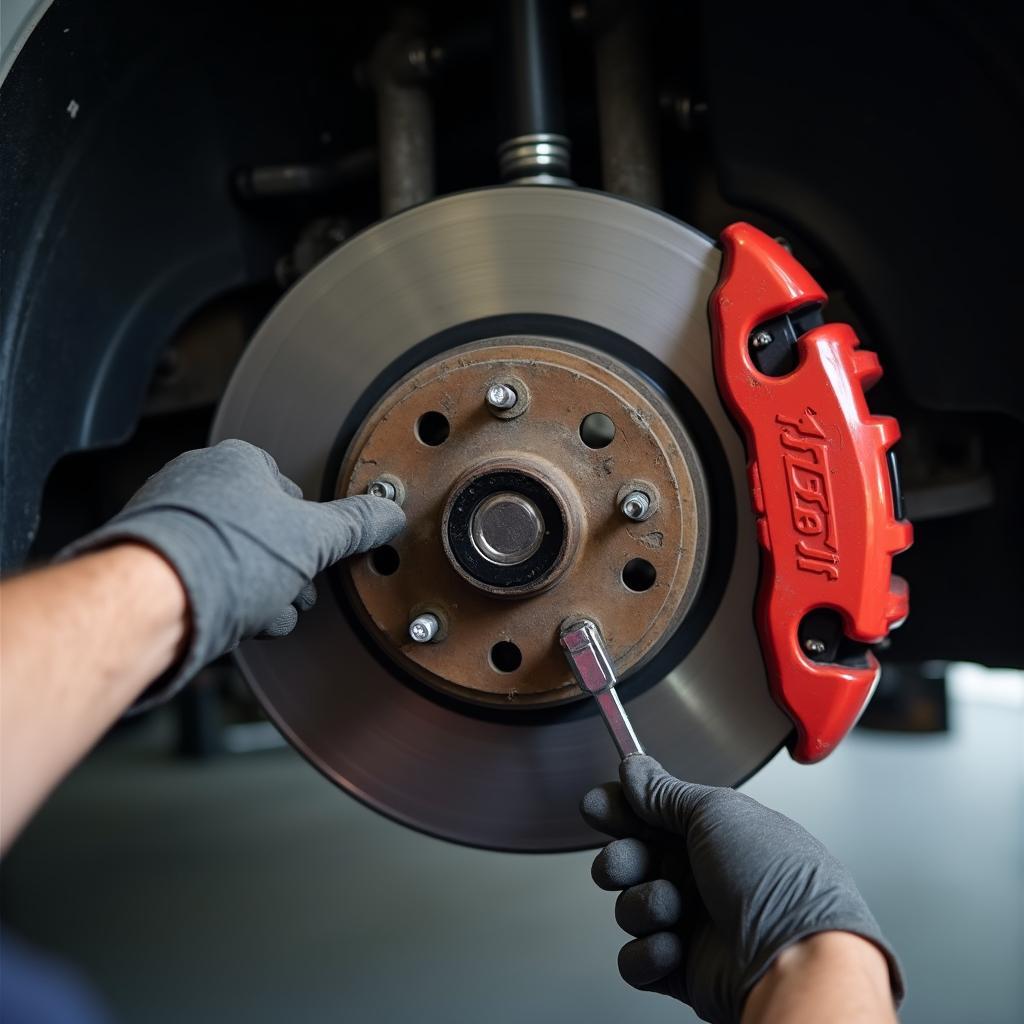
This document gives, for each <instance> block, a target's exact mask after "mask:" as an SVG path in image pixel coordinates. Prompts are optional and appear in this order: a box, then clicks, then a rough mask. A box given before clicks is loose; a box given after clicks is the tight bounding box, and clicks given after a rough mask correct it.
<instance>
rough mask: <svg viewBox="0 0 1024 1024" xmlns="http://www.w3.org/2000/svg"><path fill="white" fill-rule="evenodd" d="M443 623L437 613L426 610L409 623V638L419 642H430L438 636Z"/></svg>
mask: <svg viewBox="0 0 1024 1024" xmlns="http://www.w3.org/2000/svg"><path fill="white" fill-rule="evenodd" d="M440 628H441V623H440V622H439V621H438V618H437V616H436V615H431V614H430V612H424V613H423V614H422V615H417V616H416V618H415V619H413V620H412V622H410V623H409V638H410V639H411V640H415V641H416V643H418V644H429V643H430V641H431V640H433V639H434V637H436V636H437V634H438V631H439V630H440Z"/></svg>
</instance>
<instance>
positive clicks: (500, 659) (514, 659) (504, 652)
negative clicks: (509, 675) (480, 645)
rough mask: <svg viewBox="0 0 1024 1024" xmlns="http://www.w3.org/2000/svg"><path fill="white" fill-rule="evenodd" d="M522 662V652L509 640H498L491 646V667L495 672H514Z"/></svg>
mask: <svg viewBox="0 0 1024 1024" xmlns="http://www.w3.org/2000/svg"><path fill="white" fill-rule="evenodd" d="M522 663H523V652H522V651H521V650H519V648H518V647H517V646H516V645H515V644H514V643H512V641H511V640H499V641H498V642H497V643H496V644H495V645H494V646H493V647H492V648H491V667H492V668H493V669H494V670H495V671H496V672H515V670H516V669H517V668H519V666H520V665H522Z"/></svg>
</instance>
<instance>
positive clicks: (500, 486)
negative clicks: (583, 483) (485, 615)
mask: <svg viewBox="0 0 1024 1024" xmlns="http://www.w3.org/2000/svg"><path fill="white" fill-rule="evenodd" d="M559 476H560V474H559V473H558V472H557V470H555V468H554V467H553V466H550V465H545V463H544V462H543V461H541V460H540V459H530V458H528V457H523V456H514V457H510V458H508V459H501V460H497V461H491V462H488V463H485V464H484V465H483V466H475V467H472V468H471V469H470V470H469V471H468V472H467V473H466V474H465V475H464V476H463V477H461V478H460V479H459V480H457V481H456V483H455V486H454V487H453V488H452V491H451V494H450V496H449V498H448V501H447V503H446V505H445V508H444V512H443V514H442V517H441V543H442V545H443V546H444V551H445V554H446V555H447V556H448V558H449V561H450V562H451V564H452V567H453V568H454V569H455V571H456V572H457V573H459V575H461V576H462V577H463V579H465V580H466V581H467V582H468V583H471V584H473V585H474V586H476V587H478V588H479V589H481V590H483V591H485V592H486V593H488V594H491V595H492V596H494V597H526V596H527V595H529V594H536V593H539V592H540V591H542V590H546V589H547V588H549V587H551V586H553V585H554V584H555V583H556V582H557V581H558V579H559V578H560V576H561V575H562V573H564V572H565V570H566V569H567V568H568V567H569V564H570V563H571V561H572V559H573V556H574V555H575V553H576V549H577V547H578V543H579V533H580V526H579V524H580V518H581V514H582V513H581V502H580V499H579V496H578V495H577V494H576V492H575V488H574V487H573V486H572V485H571V484H570V483H569V481H567V480H559V479H558V477H559Z"/></svg>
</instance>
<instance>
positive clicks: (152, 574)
mask: <svg viewBox="0 0 1024 1024" xmlns="http://www.w3.org/2000/svg"><path fill="white" fill-rule="evenodd" d="M187 632H188V607H187V603H186V599H185V592H184V590H183V588H182V586H181V583H180V581H179V579H178V576H177V574H176V573H175V572H174V570H173V569H172V568H171V567H170V565H168V563H167V562H166V561H164V559H163V558H162V557H161V556H160V555H158V554H156V552H154V551H152V550H151V549H150V548H147V547H144V546H143V545H140V544H119V545H117V546H115V547H111V548H107V549H105V550H102V551H99V552H96V553H93V554H87V555H84V556H82V557H80V558H76V559H74V560H72V561H70V562H66V563H64V564H61V565H56V566H52V567H50V568H46V569H41V570H39V571H36V572H30V573H26V574H25V575H24V576H20V577H17V578H15V579H12V580H9V581H7V582H5V583H3V584H2V585H0V847H2V849H4V850H6V849H7V847H8V846H9V845H10V844H11V842H12V841H13V839H14V838H15V836H16V835H17V834H18V832H19V831H20V830H21V828H22V826H23V825H24V824H25V822H26V821H27V820H28V818H29V817H30V816H31V814H32V813H33V812H34V811H35V810H36V808H37V807H38V806H39V805H40V803H42V801H43V799H44V798H45V797H46V796H47V794H48V793H49V792H50V790H51V789H52V788H53V787H54V786H55V785H56V784H57V783H58V782H59V781H60V779H61V778H62V777H63V776H64V775H65V773H66V772H67V771H68V770H69V769H70V768H71V767H72V766H73V765H74V764H75V763H76V762H77V761H78V760H79V759H80V758H81V757H82V756H83V755H84V754H85V753H86V752H87V751H88V750H89V748H90V747H91V746H92V745H93V744H94V743H95V742H96V741H97V740H98V739H99V738H100V737H101V736H102V735H103V733H104V732H105V731H106V730H107V729H108V728H109V727H110V725H111V724H112V723H113V722H115V721H116V720H117V719H118V718H119V717H120V716H121V715H122V714H123V713H124V712H125V710H126V709H127V708H129V707H130V706H131V704H132V702H133V701H134V700H135V699H136V698H137V697H138V696H139V694H140V693H142V691H143V690H144V689H145V688H146V686H147V684H148V683H150V682H151V681H152V680H154V679H156V678H157V677H159V676H160V674H161V673H162V672H164V671H165V670H166V669H168V668H169V667H170V666H171V665H172V664H173V663H174V661H175V660H176V659H177V658H178V656H179V653H180V651H181V648H182V645H183V643H184V642H185V639H186V634H187Z"/></svg>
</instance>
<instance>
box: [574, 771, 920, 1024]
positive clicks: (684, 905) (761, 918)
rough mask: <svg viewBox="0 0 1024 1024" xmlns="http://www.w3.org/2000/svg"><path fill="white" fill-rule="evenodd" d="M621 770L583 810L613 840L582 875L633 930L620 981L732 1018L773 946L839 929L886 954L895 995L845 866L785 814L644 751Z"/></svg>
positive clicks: (894, 974)
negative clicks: (605, 892) (689, 778)
mask: <svg viewBox="0 0 1024 1024" xmlns="http://www.w3.org/2000/svg"><path fill="white" fill-rule="evenodd" d="M619 776H620V778H621V780H622V781H621V785H620V784H618V783H608V784H607V785H604V786H599V787H598V788H596V789H592V790H591V791H590V792H589V793H587V795H586V796H585V797H584V798H583V801H582V804H581V811H582V813H583V817H584V819H585V820H586V821H587V823H588V824H590V825H591V826H592V827H593V828H595V829H597V830H598V831H599V832H604V833H605V834H606V835H610V836H614V837H616V838H615V841H614V842H612V843H609V844H608V845H607V846H606V847H605V848H604V849H603V850H602V851H601V852H600V853H599V854H598V855H597V858H596V859H595V861H594V866H593V872H592V873H593V877H594V881H595V882H596V883H597V884H598V885H599V886H600V887H601V888H602V889H610V890H616V889H621V890H623V892H622V893H621V895H620V896H619V897H618V899H617V901H616V903H615V920H616V921H617V922H618V924H619V926H620V927H621V928H622V929H623V930H624V931H626V932H628V933H629V934H630V935H635V936H637V938H636V939H634V940H633V941H632V942H628V943H626V945H625V946H623V947H622V949H621V950H620V952H619V973H620V974H621V975H622V977H623V979H624V980H625V981H627V982H629V984H631V985H633V986H635V987H636V988H641V989H644V990H647V991H652V992H659V993H662V994H664V995H670V996H674V997H675V998H676V999H679V1000H682V1002H684V1003H688V1004H689V1005H690V1006H692V1007H693V1008H694V1010H695V1011H696V1012H697V1013H698V1014H699V1015H700V1016H701V1017H702V1018H703V1019H704V1020H707V1021H712V1022H715V1024H725V1022H728V1024H733V1022H738V1021H739V1020H740V1015H741V1013H742V1012H743V1005H744V1001H745V999H746V996H747V994H748V993H749V992H750V989H751V988H752V987H753V986H754V984H755V983H756V982H757V981H758V980H759V979H760V978H761V977H762V975H764V973H765V972H766V971H767V970H768V968H769V967H770V966H771V963H772V961H773V960H774V959H775V957H776V956H777V955H778V954H779V953H780V952H782V950H784V949H785V948H786V947H787V946H790V945H792V944H793V943H794V942H797V941H799V940H800V939H803V938H806V937H807V936H809V935H813V934H816V933H818V932H823V931H846V932H853V933H854V934H856V935H860V936H862V937H864V938H866V939H869V940H870V941H871V942H873V943H874V944H875V945H876V946H878V947H879V949H880V950H881V951H882V952H883V953H884V954H885V957H886V959H887V960H888V962H889V974H890V980H891V984H892V990H893V996H894V998H895V999H896V1000H897V1002H898V1001H899V1000H900V999H901V998H902V996H903V979H902V977H901V974H900V969H899V964H898V963H897V961H896V958H895V956H894V954H893V953H892V951H891V950H890V949H889V947H888V946H887V945H886V942H885V939H884V938H883V937H882V933H881V930H880V929H879V927H878V923H877V922H876V921H875V919H874V917H873V916H872V915H871V911H870V910H869V909H868V907H867V904H865V902H864V899H863V897H862V896H861V895H860V893H859V892H858V891H857V887H856V885H855V884H854V881H853V878H852V877H851V876H850V873H849V872H848V871H847V870H846V868H845V867H844V866H843V865H842V864H840V862H839V861H838V860H836V858H835V857H833V856H832V855H831V854H830V853H829V852H828V850H826V849H825V847H824V846H822V844H821V843H820V842H818V840H817V839H815V838H814V837H813V836H812V835H810V834H809V833H808V832H807V831H805V830H804V829H803V828H801V827H800V826H799V825H798V824H797V823H796V822H795V821H791V820H790V819H789V818H786V817H784V816H783V815H781V814H778V813H776V812H775V811H772V810H769V809H768V808H767V807H763V806H762V805H761V804H759V803H758V802H757V801H756V800H752V799H751V798H750V797H748V796H745V795H743V794H742V793H737V792H735V791H734V790H731V789H717V788H714V787H711V786H698V785H693V784H691V783H687V782H680V781H679V780H678V779H675V778H673V777H672V776H671V775H669V774H668V773H667V772H666V771H665V769H664V768H662V767H661V765H660V764H658V762H657V761H655V760H654V759H653V758H651V757H647V756H645V755H640V754H634V755H631V756H630V757H627V758H626V759H625V760H624V761H623V762H622V765H621V767H620V769H619Z"/></svg>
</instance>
